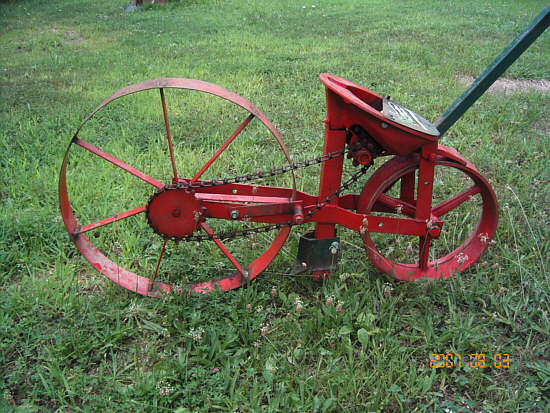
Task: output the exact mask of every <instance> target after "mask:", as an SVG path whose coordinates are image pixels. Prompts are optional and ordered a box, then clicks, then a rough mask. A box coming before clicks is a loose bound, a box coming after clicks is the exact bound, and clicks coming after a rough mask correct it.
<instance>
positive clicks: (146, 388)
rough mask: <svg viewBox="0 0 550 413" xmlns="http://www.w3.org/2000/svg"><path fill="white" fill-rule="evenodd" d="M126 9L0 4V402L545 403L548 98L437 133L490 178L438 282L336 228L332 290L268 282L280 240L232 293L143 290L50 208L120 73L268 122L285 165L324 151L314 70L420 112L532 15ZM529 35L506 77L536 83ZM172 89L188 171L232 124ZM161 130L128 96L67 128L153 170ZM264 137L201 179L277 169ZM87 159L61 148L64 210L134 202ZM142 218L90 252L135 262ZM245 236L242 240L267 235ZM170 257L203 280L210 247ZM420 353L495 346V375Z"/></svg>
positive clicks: (275, 6) (338, 8) (543, 47)
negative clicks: (239, 105) (222, 91)
mask: <svg viewBox="0 0 550 413" xmlns="http://www.w3.org/2000/svg"><path fill="white" fill-rule="evenodd" d="M127 3H128V2H125V1H119V0H110V1H104V2H89V1H83V0H74V1H67V0H53V1H49V2H40V1H38V0H35V1H32V0H23V1H17V2H15V1H12V2H2V3H1V4H0V16H1V23H2V25H3V27H4V29H3V30H2V33H1V34H0V38H1V42H0V44H1V46H0V56H1V59H0V94H1V99H0V108H1V110H0V125H1V126H2V127H1V128H0V167H1V171H2V173H1V174H0V180H1V184H0V206H1V208H0V410H2V411H105V410H114V411H177V412H179V413H183V412H188V411H189V412H191V411H243V412H248V411H312V412H314V411H315V412H317V411H319V412H322V411H323V412H330V411H334V412H336V411H338V412H339V411H350V412H363V411H430V412H431V411H453V412H459V411H476V412H477V411H506V412H507V411H526V412H527V411H529V412H531V411H546V410H547V409H549V408H550V398H549V394H550V359H549V357H548V355H549V354H550V349H549V347H548V340H549V335H550V323H549V319H548V317H549V305H548V303H549V302H550V297H549V293H550V286H549V274H548V270H549V263H548V259H547V257H548V255H549V249H550V242H549V239H548V238H549V229H550V219H549V214H550V211H549V209H548V205H549V203H550V192H549V188H550V186H549V178H550V177H549V171H550V164H549V162H548V159H549V155H550V154H549V152H548V151H549V150H548V148H549V147H550V145H549V126H548V113H549V109H550V100H549V96H550V95H549V94H548V93H547V94H537V93H534V92H528V93H516V94H511V95H501V94H499V95H489V94H487V95H485V96H483V97H482V98H481V99H480V100H479V102H478V103H476V104H475V105H474V107H473V108H472V109H471V110H470V111H469V112H468V113H466V115H465V116H464V117H463V118H462V119H461V120H460V121H459V122H458V123H457V124H456V125H455V126H454V127H453V128H452V129H451V130H450V131H449V133H448V134H447V135H445V136H444V137H443V138H442V140H441V142H442V143H443V144H445V145H449V146H453V147H455V148H457V149H458V150H459V151H460V152H461V153H462V154H464V155H465V156H466V157H467V158H468V159H470V160H471V161H472V162H473V163H474V164H475V165H476V166H477V167H478V169H479V170H480V171H481V172H482V173H483V174H484V175H485V176H486V177H487V178H488V180H489V181H490V182H491V184H492V185H493V187H494V189H495V192H496V193H497V196H498V198H499V203H500V206H501V214H500V222H499V229H498V233H497V238H496V244H495V245H494V246H493V247H492V248H490V249H489V251H488V252H487V253H486V254H485V255H484V256H483V257H482V258H481V260H480V262H479V264H477V265H476V266H474V267H472V268H471V269H469V270H468V271H467V272H465V273H463V274H461V275H459V276H456V277H453V278H451V279H448V280H446V281H442V282H425V281H418V282H414V283H399V282H394V281H392V280H389V279H387V278H385V277H384V276H383V275H381V274H380V273H379V272H378V271H376V269H374V267H373V266H372V265H371V264H370V263H369V262H368V259H367V257H366V255H365V254H364V252H363V251H362V245H361V242H360V239H359V237H358V236H357V235H356V234H353V233H351V232H349V231H341V232H340V233H339V234H340V235H341V237H342V240H343V245H344V251H343V256H342V260H341V262H340V266H339V269H338V270H337V271H335V272H334V273H333V276H332V277H331V279H330V280H328V281H326V282H324V283H322V284H318V283H314V282H313V281H312V280H311V279H310V277H309V275H306V276H299V277H290V276H287V275H285V273H286V271H287V269H288V268H289V266H290V265H291V264H292V262H293V259H294V257H295V253H296V242H297V239H298V236H299V234H300V233H301V229H294V230H293V233H292V235H291V238H290V239H289V241H288V244H287V246H285V248H284V249H283V251H282V252H281V254H280V256H279V257H278V258H277V259H276V260H275V261H274V262H273V264H272V265H271V266H270V267H269V268H268V271H266V273H265V274H264V275H262V276H261V277H259V279H257V280H255V281H254V282H252V283H251V284H250V285H248V286H247V287H246V288H242V289H239V290H236V291H232V292H229V293H224V294H221V293H214V294H212V295H209V296H191V297H189V298H187V297H177V296H174V297H173V296H170V297H167V298H166V299H160V300H154V299H148V298H143V297H140V296H137V295H135V294H133V293H130V292H127V291H126V290H122V289H121V288H120V287H118V286H116V285H115V284H113V283H111V282H109V281H108V280H106V279H105V278H103V277H102V276H101V275H100V274H99V273H97V272H96V271H95V270H94V269H93V268H92V267H91V266H90V265H89V264H88V263H87V262H86V261H85V260H84V259H82V258H81V257H80V255H79V254H78V252H77V251H76V249H75V247H74V246H73V244H72V243H71V242H70V240H69V238H68V236H67V233H66V231H65V229H64V226H63V224H62V221H61V218H60V214H59V207H58V201H57V179H58V171H59V169H60V165H61V161H62V158H63V154H64V151H65V148H66V145H67V144H68V143H69V140H70V139H71V136H72V134H73V133H74V131H75V130H76V128H77V127H78V125H79V124H80V123H81V122H82V120H83V119H84V118H85V117H86V116H87V114H88V113H89V112H90V111H91V110H92V109H93V108H94V107H95V106H96V105H98V104H99V103H100V102H101V101H102V100H103V99H104V98H106V97H107V96H109V95H110V94H111V93H112V92H113V91H115V90H117V89H119V88H121V87H124V86H126V85H128V84H132V83H136V82H139V81H143V80H146V79H152V78H157V77H186V78H195V79H202V80H206V81H209V82H213V83H216V84H220V85H222V86H224V87H226V88H227V89H229V90H233V91H235V92H236V93H238V94H239V95H242V96H244V97H246V98H247V99H248V100H250V101H251V102H253V103H254V104H255V105H256V106H257V107H258V108H260V110H262V111H263V112H264V113H266V114H267V116H268V118H269V119H270V120H271V121H272V122H273V123H274V125H275V126H276V128H277V129H278V130H279V131H280V133H281V135H282V137H283V140H284V142H285V145H286V146H287V147H288V148H289V151H290V152H291V156H292V157H293V159H295V160H298V159H305V158H310V157H313V156H316V155H318V154H320V153H321V152H322V136H323V125H322V124H321V121H322V120H323V119H324V116H325V110H326V109H325V103H324V90H323V87H322V85H321V84H320V83H319V81H318V79H317V75H318V73H321V72H330V73H333V74H336V75H338V76H342V77H344V78H348V79H350V80H352V81H355V82H356V83H359V84H362V85H365V86H366V87H369V88H371V89H373V90H374V91H377V92H379V93H384V94H386V95H391V96H392V97H393V98H394V99H395V100H397V101H398V102H400V103H402V104H403V105H405V106H407V107H410V108H411V109H413V110H415V111H417V112H419V113H421V114H422V115H423V116H425V117H426V118H428V119H432V120H435V119H436V118H437V117H438V116H439V115H440V114H441V113H442V112H443V111H444V109H445V108H446V107H447V106H448V105H449V104H450V103H451V102H452V101H453V100H454V99H455V98H456V96H458V95H459V94H460V93H461V92H462V91H463V90H464V86H461V85H460V83H459V81H458V78H459V77H460V76H463V75H471V76H477V75H478V74H479V73H480V72H481V71H482V70H483V69H484V68H485V67H486V66H487V65H488V64H489V63H490V62H491V61H492V59H493V58H494V57H495V56H496V55H497V54H498V53H499V52H500V51H501V50H502V49H503V48H504V47H505V46H506V45H507V44H508V43H509V42H510V41H511V40H512V39H513V38H514V37H515V36H516V35H517V34H518V33H519V32H520V31H521V30H522V29H523V28H524V27H525V26H526V25H527V24H528V23H529V22H530V21H531V20H532V19H533V18H534V16H535V15H536V14H537V13H539V12H540V10H542V8H543V7H544V6H545V4H544V2H542V1H523V2H512V3H511V2H505V1H500V0H491V1H484V2H481V3H480V2H477V1H463V2H438V3H435V4H434V3H433V2H428V1H423V0H415V1H406V2H405V1H399V2H386V1H377V0H376V1H371V2H369V3H368V4H366V3H364V2H356V1H350V0H344V1H338V2H337V1H328V0H322V1H320V2H302V3H296V2H291V1H281V2H267V1H264V0H259V1H256V2H254V3H252V4H250V2H245V1H241V0H233V1H225V2H222V1H216V0H205V1H201V2H172V3H169V4H167V5H165V6H162V7H155V6H153V7H149V8H147V9H145V10H143V11H138V12H134V13H131V14H126V13H124V12H123V9H124V7H125V6H127ZM549 42H550V38H549V37H548V33H546V34H544V35H543V36H542V37H541V38H539V39H538V40H537V41H536V42H535V44H534V45H533V46H532V47H531V48H530V49H529V50H528V51H527V52H526V53H525V54H524V55H523V56H522V57H521V58H520V59H519V60H518V61H517V62H516V63H515V64H514V65H513V66H512V67H511V68H510V69H509V70H508V71H507V73H506V74H505V76H506V77H509V78H517V79H548V78H549V77H550V75H549V72H548V68H549V67H550V53H548V50H550V49H549ZM169 92H170V93H169V94H168V93H167V99H169V102H170V105H171V108H172V113H173V116H174V120H173V121H172V127H173V128H174V130H173V135H174V136H175V137H183V136H186V138H185V139H183V138H182V139H177V138H176V147H177V149H178V151H177V153H178V155H177V156H178V158H177V159H178V165H180V166H181V168H190V170H193V167H194V165H195V164H194V162H199V159H201V157H203V158H202V159H204V157H205V156H207V155H208V153H210V152H209V151H210V150H212V148H215V147H216V143H217V142H219V140H220V139H222V138H223V136H227V135H226V134H225V133H226V132H225V131H226V130H233V129H234V127H235V126H234V125H235V121H234V116H237V118H238V120H239V122H240V121H242V119H243V113H244V112H238V111H237V113H236V114H235V110H234V109H235V108H233V107H229V106H224V105H219V102H216V100H215V99H212V100H208V99H206V101H204V100H201V101H199V100H198V99H199V96H196V95H195V94H183V95H181V94H180V95H178V94H177V93H172V92H173V91H169ZM170 99H171V100H170ZM178 99H181V100H178ZM186 99H187V100H186ZM194 99H197V100H196V101H195V100H194ZM151 102H153V103H151ZM199 109H201V110H199ZM244 116H246V114H244ZM160 122H162V113H161V111H160V107H159V105H158V97H157V96H156V95H153V94H142V95H135V96H133V97H131V98H128V99H127V100H125V101H122V100H121V101H120V102H117V104H116V105H115V104H113V107H112V108H109V110H107V111H105V112H104V113H102V114H98V117H97V119H95V118H94V119H93V120H92V121H90V123H89V125H87V128H86V129H85V130H83V133H84V134H86V139H89V140H90V141H91V142H92V143H95V144H97V145H98V146H101V145H103V146H101V147H102V148H105V149H106V150H107V149H108V150H109V151H113V153H116V154H117V155H119V156H120V157H121V158H122V159H124V160H128V161H130V160H131V161H133V162H135V165H138V166H139V167H142V168H144V169H146V170H147V168H150V169H151V170H154V169H155V168H156V167H157V166H159V167H160V166H161V165H162V167H163V168H164V169H162V170H160V171H158V173H159V174H160V175H159V176H162V177H165V176H169V175H170V166H169V164H168V165H167V164H166V163H162V164H161V163H160V159H166V158H163V157H166V154H167V152H166V151H167V149H166V148H165V147H163V142H164V141H163V137H162V133H163V131H162V128H159V127H158V126H159V124H160ZM260 126H261V125H260ZM273 145H274V143H273V140H272V139H271V138H270V135H269V134H267V133H266V132H265V130H263V129H261V128H258V129H251V130H250V131H249V135H247V136H243V142H242V145H241V146H235V148H234V149H233V148H232V149H233V150H232V152H228V154H227V155H224V156H227V159H224V161H223V164H222V163H220V165H219V166H218V168H219V169H213V170H212V176H215V177H218V176H219V175H218V174H224V176H225V172H226V171H232V172H236V171H249V172H250V171H255V170H256V169H257V168H260V167H265V166H266V165H267V166H268V167H270V166H271V165H277V164H280V163H281V161H282V157H281V155H280V153H279V152H277V151H276V150H273V147H274V146H273ZM98 165H99V164H98V163H97V160H96V159H93V157H92V156H91V155H90V154H87V153H85V152H84V151H83V150H80V151H79V152H74V154H71V170H70V185H71V186H70V190H71V191H72V192H71V196H73V194H74V202H75V208H76V206H78V209H77V210H78V211H79V213H81V214H82V217H84V218H86V219H94V217H104V216H107V215H108V214H110V213H112V212H113V211H114V212H116V211H118V210H119V209H117V208H121V209H122V208H123V207H133V206H135V202H137V201H138V200H143V199H144V197H148V196H149V195H150V194H149V192H150V189H149V188H148V187H146V186H145V185H143V186H142V185H141V183H140V182H139V181H138V182H136V180H135V179H134V178H132V177H129V176H126V175H127V174H121V173H120V171H118V170H117V169H115V168H109V167H108V166H106V165H103V164H101V165H99V166H98ZM98 168H99V169H98ZM213 168H214V167H213ZM318 171H319V170H318V167H313V168H309V169H307V170H303V171H301V172H300V173H299V175H298V189H301V190H305V191H308V192H310V193H315V191H316V188H317V185H318ZM352 171H353V169H352V168H346V174H349V173H350V172H352ZM273 184H283V185H287V184H288V182H287V181H284V180H282V181H275V182H273ZM354 190H360V188H359V187H356V188H354ZM145 199H146V198H145ZM142 221H143V220H142V219H137V218H136V219H132V220H126V221H122V222H121V223H120V224H116V225H114V226H112V227H109V228H112V231H111V230H109V231H104V232H101V233H100V235H99V236H98V240H97V242H98V243H100V244H101V245H104V246H105V248H111V250H110V251H111V252H112V253H116V254H118V255H117V256H118V257H120V258H119V259H120V260H121V261H123V262H124V263H125V264H126V265H128V266H130V267H131V268H135V269H136V271H137V270H141V271H144V272H148V271H150V269H151V268H152V267H153V266H154V265H155V264H156V257H157V256H158V255H157V254H158V250H159V248H160V244H159V241H158V240H157V239H154V238H153V239H151V233H150V230H149V232H148V227H147V226H146V224H144V223H143V222H142ZM457 222H458V221H457ZM456 227H457V228H458V231H459V230H460V228H459V226H458V225H457V226H456ZM133 228H138V231H137V234H138V235H135V233H133V232H131V231H130V229H133ZM252 242H253V243H256V244H258V245H257V246H255V247H257V248H260V249H261V248H262V245H263V246H265V245H268V244H269V242H270V238H268V239H267V240H266V239H264V238H262V237H258V239H256V240H253V241H252ZM115 243H118V244H115ZM185 248H187V249H184V248H183V247H182V248H181V249H177V248H174V249H168V250H167V251H168V252H167V254H171V255H170V256H169V257H168V259H167V261H166V262H167V264H166V266H167V267H166V271H165V273H163V274H162V275H163V276H167V274H175V275H178V274H179V275H182V273H183V276H184V277H197V278H201V277H205V276H211V274H212V272H214V271H218V270H219V271H221V272H223V268H220V269H217V268H215V267H216V265H215V263H216V256H215V255H214V254H215V253H216V251H215V250H212V251H208V249H201V250H197V251H194V250H193V248H194V247H193V246H192V248H191V249H190V248H189V246H186V247H185ZM197 248H199V247H197ZM200 248H203V247H200ZM235 249H236V251H237V252H236V254H240V256H242V257H247V256H249V255H250V254H252V253H253V252H254V251H256V248H251V245H248V244H246V243H240V244H239V243H237V244H236V247H235ZM211 254H212V255H211ZM243 259H246V258H243ZM163 266H164V262H163ZM212 267H214V268H212ZM178 268H180V270H178ZM178 280H179V281H185V279H183V278H179V279H178ZM178 280H176V281H178ZM433 353H456V354H461V355H462V357H463V359H464V358H467V357H468V355H469V354H474V353H475V354H477V353H484V354H486V355H487V358H488V359H492V357H493V355H495V354H497V353H498V354H501V353H506V354H509V355H510V365H509V368H500V369H495V368H493V369H490V368H466V367H464V366H462V367H459V368H452V369H446V368H445V369H435V368H430V358H433V356H432V354H433Z"/></svg>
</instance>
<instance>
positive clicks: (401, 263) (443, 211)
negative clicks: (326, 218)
mask: <svg viewBox="0 0 550 413" xmlns="http://www.w3.org/2000/svg"><path fill="white" fill-rule="evenodd" d="M419 161H420V160H419V156H418V155H416V154H415V155H414V156H410V157H395V158H393V159H391V160H389V161H388V162H386V163H385V164H384V165H382V167H380V169H378V170H377V171H376V172H375V173H374V174H373V176H372V177H371V178H370V179H369V181H368V182H367V183H366V184H365V186H364V188H363V191H362V193H361V196H360V200H359V203H358V212H359V213H363V214H369V213H370V214H373V215H381V216H394V217H401V218H402V217H404V216H406V217H414V216H415V203H416V200H415V189H416V187H417V180H418V168H419ZM431 215H432V219H434V221H435V220H440V221H441V222H443V227H442V228H441V231H440V233H439V234H438V235H439V236H437V237H434V238H431V237H412V236H406V235H394V234H382V233H376V234H375V233H368V232H366V233H364V234H363V235H362V237H363V243H364V245H365V249H366V251H367V253H368V255H369V258H370V259H371V261H372V263H373V264H374V265H375V267H376V268H378V269H379V270H380V271H382V272H384V273H386V274H388V275H390V276H392V277H394V278H397V279H400V280H414V279H418V278H421V277H429V278H434V279H439V278H446V277H449V276H451V275H453V274H455V273H460V272H462V271H464V270H466V269H467V268H468V267H470V266H471V265H472V264H474V263H475V262H476V261H477V260H478V259H479V257H480V256H481V254H482V253H483V252H484V251H485V250H486V249H487V247H488V246H489V243H490V241H491V240H492V239H493V237H494V235H495V232H496V228H497V222H498V204H497V200H496V197H495V194H494V192H493V190H492V188H491V186H490V185H489V184H488V182H487V181H486V180H485V179H484V178H483V177H482V176H481V175H480V174H479V172H478V171H477V169H476V168H475V167H474V166H473V165H472V164H471V163H470V162H468V161H466V160H465V159H464V158H462V157H461V156H460V155H458V153H457V152H456V151H454V150H453V149H450V148H446V147H444V146H441V145H440V146H439V149H438V155H437V160H436V165H435V176H434V185H433V198H432V209H431ZM437 232H439V231H437Z"/></svg>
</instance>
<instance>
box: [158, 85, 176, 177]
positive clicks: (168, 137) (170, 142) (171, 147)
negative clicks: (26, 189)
mask: <svg viewBox="0 0 550 413" xmlns="http://www.w3.org/2000/svg"><path fill="white" fill-rule="evenodd" d="M159 90H160V100H161V101H162V114H163V116H164V126H166V138H167V139H168V149H169V150H170V160H171V162H172V172H173V173H174V182H177V180H178V172H177V170H176V160H175V159H174V147H173V146H172V136H171V135H170V124H169V123H168V111H167V109H166V100H165V99H164V89H163V88H160V89H159Z"/></svg>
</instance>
